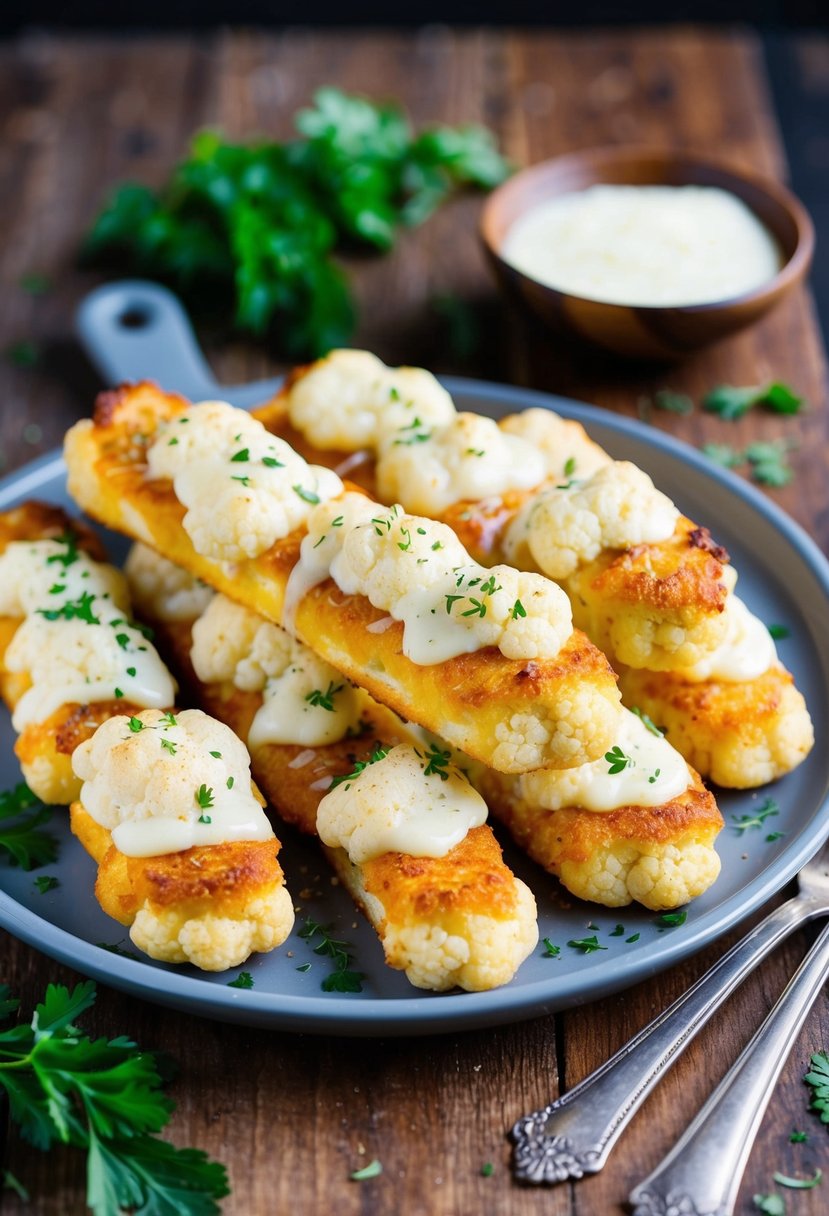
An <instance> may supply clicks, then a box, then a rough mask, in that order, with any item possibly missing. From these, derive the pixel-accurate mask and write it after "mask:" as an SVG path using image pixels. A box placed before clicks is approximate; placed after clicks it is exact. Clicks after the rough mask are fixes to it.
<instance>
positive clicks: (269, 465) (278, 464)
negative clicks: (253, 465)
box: [262, 456, 285, 469]
mask: <svg viewBox="0 0 829 1216" xmlns="http://www.w3.org/2000/svg"><path fill="white" fill-rule="evenodd" d="M262 464H263V465H264V466H265V468H266V469H284V468H285V466H284V464H283V463H282V461H281V460H277V459H276V457H275V456H263V457H262Z"/></svg>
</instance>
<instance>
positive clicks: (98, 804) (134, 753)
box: [72, 709, 273, 857]
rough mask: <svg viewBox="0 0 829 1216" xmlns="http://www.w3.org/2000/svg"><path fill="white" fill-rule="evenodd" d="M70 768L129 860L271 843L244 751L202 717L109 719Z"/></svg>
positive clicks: (89, 807) (146, 714) (84, 801)
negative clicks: (213, 847)
mask: <svg viewBox="0 0 829 1216" xmlns="http://www.w3.org/2000/svg"><path fill="white" fill-rule="evenodd" d="M72 766H73V768H74V770H75V773H76V774H77V776H78V777H80V778H81V780H82V782H83V785H82V786H81V793H80V802H81V805H82V806H83V808H84V810H86V811H87V813H88V814H89V815H90V816H91V817H92V818H93V819H94V820H95V822H96V823H99V824H100V825H101V826H102V827H104V828H107V829H108V830H109V831H110V832H111V833H112V840H113V843H114V844H115V847H116V848H117V849H118V850H119V851H120V852H121V853H124V854H126V855H127V856H128V857H157V856H160V855H162V854H165V853H178V852H181V851H182V850H184V849H190V848H194V847H196V846H202V845H214V844H224V843H226V842H229V841H236V840H270V839H272V837H273V829H272V828H271V825H270V823H269V822H268V819H267V816H266V815H265V813H264V811H263V810H262V807H261V805H260V803H259V802H258V801H257V799H256V797H255V796H254V793H253V787H252V784H251V777H250V759H249V757H248V753H247V750H246V749H245V746H244V744H243V743H241V742H240V740H239V739H237V737H236V736H235V735H234V734H233V732H232V731H231V730H230V729H229V728H228V727H227V726H225V725H224V724H223V723H221V722H217V721H216V720H215V719H214V718H210V717H208V715H207V714H204V713H202V712H201V711H200V710H195V709H188V710H183V711H182V712H181V713H179V714H176V715H175V716H173V715H172V714H161V713H158V712H156V711H153V710H144V711H142V713H140V714H139V715H138V716H137V717H135V718H127V717H125V716H123V715H119V716H117V717H115V718H110V719H109V720H108V721H106V722H104V723H103V725H102V726H100V727H99V728H98V730H97V731H96V732H95V734H94V735H93V736H92V738H91V739H88V740H87V741H86V742H84V743H82V744H81V745H80V746H79V747H77V748H76V749H75V752H74V753H73V756H72Z"/></svg>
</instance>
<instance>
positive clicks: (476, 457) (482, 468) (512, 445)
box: [377, 414, 546, 515]
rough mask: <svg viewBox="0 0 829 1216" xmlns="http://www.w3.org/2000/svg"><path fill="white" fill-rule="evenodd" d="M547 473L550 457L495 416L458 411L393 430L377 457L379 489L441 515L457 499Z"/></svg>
mask: <svg viewBox="0 0 829 1216" xmlns="http://www.w3.org/2000/svg"><path fill="white" fill-rule="evenodd" d="M414 422H416V423H418V424H421V419H420V418H419V417H418V418H417V419H415V420H414ZM545 474H546V467H545V461H544V457H543V456H542V454H541V453H540V452H539V451H537V450H536V449H535V448H534V447H533V446H532V445H531V444H529V443H525V442H524V440H523V439H519V438H516V437H515V436H513V435H508V434H505V433H504V432H503V431H501V430H500V429H499V427H498V425H497V423H495V422H493V420H492V419H491V418H484V417H482V416H481V415H480V414H457V415H456V416H455V417H454V419H453V420H452V421H451V422H450V423H449V424H448V425H446V426H442V427H437V428H436V429H434V430H431V431H430V430H428V429H423V427H422V424H421V425H419V426H417V427H415V426H414V425H413V424H410V425H409V426H408V427H406V428H404V429H403V430H401V431H396V432H389V433H388V435H387V436H386V437H385V439H384V441H383V444H382V449H381V453H380V458H379V460H378V462H377V489H378V493H379V495H380V497H381V498H382V499H384V500H385V501H386V502H396V501H398V500H400V501H401V502H403V504H404V505H405V507H406V509H407V510H408V511H412V512H418V513H420V514H421V515H441V514H443V512H444V511H446V510H447V508H448V507H450V506H452V504H453V503H456V502H462V501H464V500H469V501H472V500H477V499H481V498H491V497H493V496H495V495H498V494H503V493H504V492H505V491H507V490H529V489H532V487H533V486H537V485H539V484H540V483H541V482H542V481H543V480H544V477H545Z"/></svg>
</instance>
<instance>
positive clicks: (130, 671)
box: [126, 667, 136, 676]
mask: <svg viewBox="0 0 829 1216" xmlns="http://www.w3.org/2000/svg"><path fill="white" fill-rule="evenodd" d="M135 670H136V669H135V668H134V667H127V669H126V672H127V675H128V676H135Z"/></svg>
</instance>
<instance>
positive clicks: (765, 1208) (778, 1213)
mask: <svg viewBox="0 0 829 1216" xmlns="http://www.w3.org/2000/svg"><path fill="white" fill-rule="evenodd" d="M752 1201H753V1203H754V1206H755V1207H756V1209H757V1211H758V1212H762V1213H763V1216H786V1204H785V1202H784V1200H783V1197H782V1195H754V1196H753V1197H752Z"/></svg>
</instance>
